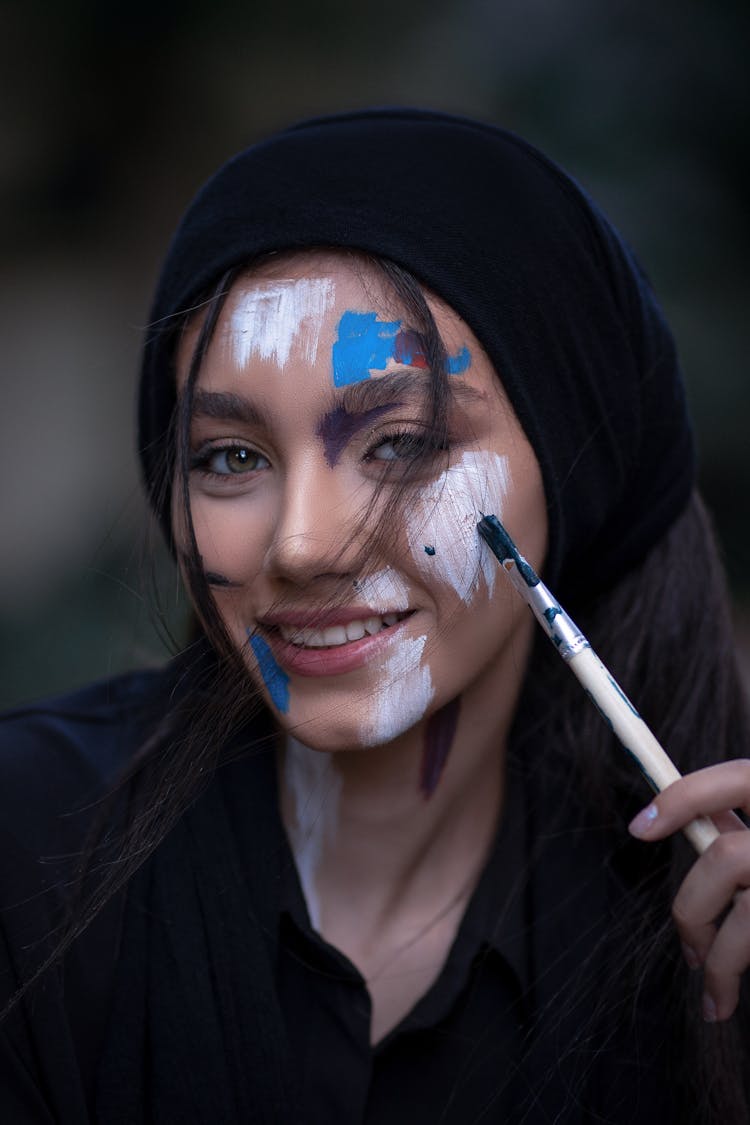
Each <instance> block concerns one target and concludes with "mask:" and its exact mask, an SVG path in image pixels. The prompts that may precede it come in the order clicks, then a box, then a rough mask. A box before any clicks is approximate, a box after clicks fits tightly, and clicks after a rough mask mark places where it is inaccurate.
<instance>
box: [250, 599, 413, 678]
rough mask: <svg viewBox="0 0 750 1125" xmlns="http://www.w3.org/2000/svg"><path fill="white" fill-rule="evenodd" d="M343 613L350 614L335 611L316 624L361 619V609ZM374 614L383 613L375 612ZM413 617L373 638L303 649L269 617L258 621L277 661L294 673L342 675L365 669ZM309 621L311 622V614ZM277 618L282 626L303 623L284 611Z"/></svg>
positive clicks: (389, 627)
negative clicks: (288, 637) (291, 640)
mask: <svg viewBox="0 0 750 1125" xmlns="http://www.w3.org/2000/svg"><path fill="white" fill-rule="evenodd" d="M342 612H343V613H346V614H347V615H346V616H343V617H342V616H340V615H338V614H337V613H336V612H335V611H334V613H332V614H331V615H328V614H327V615H326V618H325V622H320V620H319V619H316V620H315V625H316V627H318V626H320V628H325V626H327V625H346V624H347V623H348V622H349V621H359V620H361V619H362V612H363V611H362V610H359V611H358V612H357V613H349V611H348V610H347V611H342ZM401 612H403V611H401ZM368 616H370V617H372V616H373V612H372V610H370V611H369V613H368ZM374 616H381V615H379V614H375V615H374ZM411 616H412V614H411V613H407V614H406V616H405V617H402V618H401V620H400V621H397V622H396V624H395V625H389V626H388V627H387V628H385V629H381V630H380V632H379V633H376V634H375V636H374V637H369V636H367V637H361V638H360V639H359V640H358V641H347V643H346V644H343V645H335V646H332V647H331V648H301V647H300V646H299V645H293V644H291V642H289V641H285V640H284V639H283V638H282V636H281V634H280V633H278V632H277V631H276V630H275V629H273V628H268V624H269V619H268V618H266V619H264V620H263V621H262V622H259V624H260V625H261V628H262V631H263V635H264V637H265V638H266V640H267V641H268V644H269V646H270V648H271V651H272V652H273V655H274V658H275V660H276V662H277V664H279V666H280V667H281V668H283V670H284V671H285V672H293V673H294V674H295V675H297V676H341V675H343V674H344V673H345V672H354V671H356V669H358V668H363V667H364V666H365V665H366V664H369V663H370V661H371V660H373V659H375V658H376V657H377V656H378V653H379V650H380V649H382V648H385V647H386V646H387V645H389V644H390V643H391V641H392V640H394V638H395V637H396V634H397V633H398V632H399V630H400V629H401V628H402V626H403V625H405V624H406V622H407V621H408V620H409V619H410V618H411ZM307 620H308V623H309V621H310V617H309V616H308V619H307ZM274 621H275V622H278V623H279V624H282V625H300V618H299V616H298V615H294V616H293V617H289V618H288V617H287V616H286V615H284V614H281V615H279V616H278V617H277V616H276V615H274Z"/></svg>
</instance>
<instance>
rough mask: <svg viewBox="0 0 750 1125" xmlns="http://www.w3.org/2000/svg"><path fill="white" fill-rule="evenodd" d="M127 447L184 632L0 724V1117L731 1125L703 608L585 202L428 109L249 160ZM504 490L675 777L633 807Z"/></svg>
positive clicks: (220, 196)
mask: <svg viewBox="0 0 750 1125" xmlns="http://www.w3.org/2000/svg"><path fill="white" fill-rule="evenodd" d="M140 451H141V457H142V463H143V467H144V475H145V481H146V485H147V489H148V492H149V496H150V499H151V503H152V506H153V508H154V511H155V512H156V514H157V515H158V517H159V519H160V521H161V523H162V526H163V527H164V530H165V532H166V534H167V536H168V537H169V540H170V543H171V545H172V548H173V550H174V553H175V556H176V558H177V560H178V563H179V565H180V568H181V570H182V573H183V576H184V579H185V582H186V585H187V587H188V590H189V592H190V596H191V599H192V602H193V605H194V607H195V612H196V622H197V624H196V639H195V641H194V643H193V644H192V645H191V646H189V647H188V648H187V650H186V651H185V652H184V653H182V654H181V655H180V656H179V657H178V658H177V659H176V660H175V661H174V662H173V663H172V664H171V665H170V666H169V667H168V668H167V669H165V670H164V671H162V672H159V673H150V674H141V675H135V676H128V677H124V678H120V679H119V680H117V681H115V682H110V683H107V684H105V685H97V686H95V687H94V688H91V689H88V690H87V691H86V692H84V693H79V694H78V695H76V696H74V697H69V698H67V699H65V700H63V701H56V702H53V703H52V704H49V705H46V706H42V707H40V708H35V709H33V710H31V711H27V712H24V713H22V714H15V715H13V716H11V717H9V719H8V720H7V721H6V724H5V737H4V742H3V746H4V747H5V749H4V751H3V762H4V776H6V777H7V781H6V782H5V783H4V792H5V794H6V796H5V803H6V806H7V816H6V824H7V825H8V829H7V831H8V843H7V849H6V852H5V856H6V858H5V860H4V862H3V869H4V870H3V882H4V887H3V901H4V902H5V903H7V904H8V909H7V910H6V911H5V912H4V915H3V925H4V941H5V948H6V954H5V959H6V965H5V966H4V968H5V972H4V977H3V979H4V988H5V995H6V997H7V998H9V999H10V998H12V997H13V996H14V994H15V992H16V990H17V989H18V988H19V987H22V986H25V991H24V993H23V994H22V995H21V997H20V998H16V1000H15V1003H14V1005H13V1006H12V1007H11V1008H10V1010H9V1014H8V1015H7V1017H6V1023H5V1028H4V1036H5V1038H4V1040H3V1053H2V1067H3V1070H2V1079H3V1081H2V1088H3V1090H4V1094H3V1097H4V1098H5V1099H6V1107H5V1108H6V1117H7V1119H8V1120H13V1121H29V1122H31V1121H34V1122H36V1121H40V1122H41V1121H52V1120H55V1121H61V1122H68V1121H70V1122H76V1123H78V1122H81V1121H86V1120H91V1121H97V1122H102V1123H106V1125H110V1123H113V1122H123V1123H124V1122H128V1123H131V1125H132V1123H133V1122H140V1121H154V1122H160V1123H161V1122H175V1121H190V1122H203V1121H209V1120H210V1121H212V1122H245V1121H254V1122H255V1121H262V1122H282V1121H302V1122H318V1121H325V1122H334V1121H341V1122H346V1123H350V1122H357V1121H366V1122H368V1123H375V1122H388V1123H389V1125H392V1123H394V1122H396V1123H397V1122H402V1121H403V1122H407V1121H408V1122H410V1123H414V1122H419V1121H431V1122H432V1121H444V1122H461V1123H465V1122H480V1121H488V1122H489V1121H501V1120H502V1121H507V1120H510V1121H514V1122H515V1121H530V1122H537V1121H547V1120H550V1121H552V1120H554V1121H560V1122H562V1121H564V1122H578V1121H594V1120H596V1121H600V1120H607V1121H612V1122H618V1123H619V1122H626V1121H627V1122H630V1121H639V1122H643V1121H660V1122H663V1121H675V1122H686V1121H693V1120H695V1121H713V1120H719V1119H720V1120H722V1121H738V1122H739V1121H743V1120H746V1119H747V1116H746V1115H747V1106H748V1103H747V1100H746V1091H745V1090H744V1081H745V1074H746V1072H747V1037H746V1034H745V1027H744V1021H745V1018H746V1011H747V1008H746V1005H745V1004H744V1003H743V1002H738V998H739V990H740V977H741V974H742V972H743V971H744V968H745V966H746V963H747V960H748V955H749V951H750V923H748V922H747V920H746V914H747V910H746V907H747V902H748V898H747V892H746V891H744V889H743V888H744V887H745V886H746V885H747V880H748V875H749V874H750V835H749V834H748V833H747V832H746V830H745V829H744V827H743V825H742V823H741V822H740V821H739V820H738V819H737V818H736V816H735V815H734V813H733V812H732V811H731V810H732V809H734V808H738V807H742V808H745V809H747V807H748V803H749V802H750V773H749V769H750V768H749V767H748V765H747V763H746V762H743V761H742V760H735V759H741V756H742V755H743V754H744V753H746V746H747V734H748V727H747V719H746V715H745V711H744V705H743V700H742V695H741V691H740V688H739V684H738V680H737V676H736V671H735V668H734V664H733V661H732V659H731V656H730V633H729V627H728V623H727V614H726V599H725V596H724V592H723V588H722V583H721V577H720V572H719V568H718V564H717V562H716V557H715V551H714V548H713V545H712V538H711V533H710V530H709V529H708V527H707V523H706V520H705V517H704V515H703V513H702V510H701V508H700V504H699V501H697V499H696V498H695V496H694V493H693V487H694V484H693V458H692V445H691V438H690V430H689V425H688V422H687V418H686V413H685V406H684V401H683V392H682V386H681V381H680V377H679V372H678V369H677V363H676V359H675V356H674V349H673V345H672V341H671V337H670V335H669V332H668V329H667V328H666V326H665V324H664V322H663V320H662V317H661V314H660V312H659V309H658V307H657V305H656V303H655V300H654V298H653V295H652V293H651V291H650V288H649V286H648V284H647V282H646V281H645V280H644V278H643V276H642V275H641V273H640V271H639V269H638V267H637V265H636V264H635V263H634V261H633V259H632V257H631V255H630V253H629V252H628V250H627V248H626V247H624V245H623V244H622V242H621V240H620V239H619V237H618V235H617V234H616V232H614V231H613V229H612V228H611V227H610V226H609V224H608V223H607V222H606V220H605V219H604V218H603V217H602V216H601V214H600V213H599V212H598V211H597V209H596V208H595V206H594V205H593V204H592V203H591V202H590V201H589V200H588V199H587V197H586V196H585V195H584V194H583V192H582V191H581V190H580V189H579V188H578V187H577V186H576V185H575V184H574V183H573V182H572V181H571V180H569V179H568V178H567V177H566V176H565V175H564V174H563V173H562V172H560V171H559V169H557V168H556V167H555V166H554V165H552V164H551V163H550V162H548V161H547V160H546V159H545V158H544V157H543V156H541V155H540V154H539V153H537V152H536V151H535V150H533V149H531V148H530V147H529V146H527V145H526V144H525V143H524V142H522V141H520V140H519V139H518V138H515V137H513V136H512V135H509V134H506V133H504V132H502V131H500V130H496V129H493V128H490V127H487V126H483V125H479V124H477V123H473V122H469V121H464V120H461V119H457V118H451V117H447V116H444V115H441V114H432V113H421V112H416V111H409V110H403V111H399V110H394V111H374V112H369V113H360V114H352V115H349V116H341V117H334V118H329V119H324V120H321V121H313V122H309V123H307V124H305V125H302V126H299V127H297V128H296V129H292V130H289V131H287V132H285V133H282V134H279V135H278V136H276V137H273V138H271V139H270V140H269V141H268V142H266V143H264V144H261V145H259V146H257V147H255V148H253V149H250V150H248V151H247V152H246V153H243V154H241V155H240V156H238V157H236V158H235V160H234V161H231V162H230V163H229V164H228V165H226V166H225V167H224V168H223V169H221V170H220V171H219V172H218V173H217V175H216V177H214V179H213V180H212V181H210V182H209V184H208V185H207V186H206V187H205V188H204V189H203V191H202V192H201V193H200V194H199V196H198V197H197V198H196V200H195V201H194V203H193V204H192V205H191V208H190V209H189V211H188V213H187V215H186V217H185V218H184V220H183V222H182V224H181V226H180V228H179V230H178V231H177V234H176V235H175V238H174V240H173V242H172V246H171V248H170V251H169V254H168V256H167V259H166V263H165V266H164V269H163V273H162V277H161V281H160V284H159V288H158V291H157V296H156V300H155V304H154V310H153V318H152V325H151V328H150V330H149V333H148V338H147V341H146V346H145V354H144V361H143V369H142V381H141V398H140ZM490 511H491V512H494V513H496V514H497V515H498V516H499V517H500V518H501V519H502V520H503V522H504V523H505V524H506V526H507V527H508V530H509V531H510V533H511V534H512V535H513V537H514V538H515V539H516V540H517V542H518V544H519V546H520V547H521V549H522V551H523V552H524V554H526V555H527V556H528V558H529V560H530V561H531V562H532V564H533V565H534V566H535V567H536V568H537V569H541V570H542V573H543V574H544V576H545V578H546V580H547V582H548V584H549V585H550V586H551V587H552V588H553V589H554V590H555V592H556V593H557V594H558V595H559V597H560V598H561V600H562V601H563V604H564V605H566V608H568V609H569V610H570V611H571V613H572V614H573V616H574V617H575V618H576V620H578V621H579V623H580V624H581V625H582V626H583V627H584V629H585V630H586V632H587V633H588V634H589V635H590V637H591V639H592V642H593V643H594V645H595V647H597V649H598V650H599V651H600V652H601V655H602V656H603V657H604V658H605V659H606V660H607V662H608V663H609V664H610V665H611V667H612V668H613V671H614V672H615V674H616V675H618V677H619V678H621V680H622V683H623V685H624V687H625V688H626V690H627V691H628V692H629V693H630V694H631V695H632V696H633V697H634V698H635V699H636V700H637V701H638V703H639V706H640V708H641V709H642V711H643V713H644V715H645V716H646V718H647V719H648V720H649V721H650V723H651V724H652V725H653V726H654V728H655V730H656V732H657V734H658V735H659V736H660V737H661V738H662V740H663V741H664V743H665V745H666V746H667V748H668V749H669V752H670V754H671V755H672V756H673V757H674V759H675V760H676V762H677V764H678V766H679V767H680V768H681V770H683V771H684V772H686V773H689V776H687V777H685V778H684V779H683V780H682V781H680V782H678V783H677V784H676V785H675V786H673V787H672V788H670V789H669V790H668V791H666V792H665V793H663V794H661V795H660V796H659V797H658V798H656V799H655V800H654V801H653V802H652V803H651V804H649V805H647V807H646V808H645V809H643V810H642V811H641V812H640V813H638V815H637V816H636V817H635V819H634V820H633V821H632V824H631V826H630V828H631V834H630V835H629V834H628V832H627V830H626V824H627V821H628V819H629V818H630V817H631V816H632V815H633V814H634V813H636V812H637V811H638V809H639V806H640V805H642V804H643V803H644V799H645V798H644V792H643V785H642V782H641V780H640V779H639V778H638V777H637V776H635V777H634V776H633V774H634V772H635V771H634V768H633V766H632V764H630V763H628V762H623V761H622V759H623V755H622V753H621V751H619V750H618V749H617V748H616V747H614V746H613V744H612V743H613V740H612V737H611V734H610V733H609V731H608V730H607V728H606V726H605V725H604V724H603V723H602V722H601V720H600V719H599V717H598V716H597V715H596V714H595V713H594V711H593V709H592V708H591V706H590V704H589V702H588V701H587V700H586V699H585V698H584V697H583V693H581V691H580V689H579V688H578V687H577V685H576V684H575V682H574V681H573V680H572V677H570V674H569V672H568V671H567V669H566V668H565V667H564V666H563V665H562V664H561V663H560V662H559V661H558V660H557V658H556V656H555V654H554V653H553V652H552V651H551V650H549V651H548V647H545V645H544V643H543V642H542V643H539V641H538V638H537V637H536V636H535V634H534V631H533V626H532V622H531V618H530V616H529V615H528V614H527V613H526V612H525V610H524V609H523V607H522V606H521V605H520V603H519V602H518V601H517V600H516V596H515V595H514V593H513V591H512V590H511V589H510V588H509V586H507V584H506V583H505V582H504V581H503V576H502V574H500V572H499V570H498V568H497V564H496V562H495V560H494V558H493V557H492V556H491V555H490V554H489V551H488V550H487V548H486V547H485V546H484V545H483V544H482V542H481V540H480V539H479V537H478V535H477V533H476V522H477V520H478V519H479V518H480V513H482V512H490ZM724 759H727V760H724ZM729 759H732V760H729ZM709 763H718V764H714V765H711V766H710V767H709V768H708V769H703V770H702V769H700V767H703V766H707V765H708V764H709ZM696 771H697V772H696ZM699 813H700V814H711V815H714V816H715V818H716V823H717V825H718V827H719V828H720V830H721V832H722V835H721V837H720V839H719V840H718V841H717V842H716V843H715V844H714V845H713V846H712V847H711V848H710V849H709V850H708V851H707V852H706V853H705V855H704V856H703V857H702V858H700V859H698V860H697V861H696V860H695V857H694V856H693V855H691V854H690V853H689V849H688V848H687V846H686V845H685V843H684V841H683V840H682V839H681V838H680V836H679V829H680V828H681V827H683V826H684V825H685V824H687V823H688V822H689V821H690V820H692V819H693V818H694V817H695V816H696V815H697V814H699ZM683 880H684V881H683ZM71 888H72V889H71ZM675 896H676V897H675ZM673 899H674V903H673V909H674V922H672V921H671V919H670V908H671V907H672V900H673ZM678 939H679V940H678ZM680 941H681V943H682V947H683V951H684V952H682V953H681V952H680Z"/></svg>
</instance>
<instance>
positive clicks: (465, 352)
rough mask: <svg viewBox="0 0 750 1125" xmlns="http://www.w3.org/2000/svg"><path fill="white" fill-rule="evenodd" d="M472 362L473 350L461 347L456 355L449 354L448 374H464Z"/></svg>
mask: <svg viewBox="0 0 750 1125" xmlns="http://www.w3.org/2000/svg"><path fill="white" fill-rule="evenodd" d="M470 363H471V352H470V351H469V349H468V348H467V347H465V346H464V347H463V348H461V351H460V352H456V354H455V355H449V356H448V374H449V375H463V373H464V371H465V370H466V368H467V367H468V366H469V364H470Z"/></svg>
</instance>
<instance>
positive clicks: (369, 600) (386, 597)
mask: <svg viewBox="0 0 750 1125" xmlns="http://www.w3.org/2000/svg"><path fill="white" fill-rule="evenodd" d="M354 589H355V591H356V593H357V596H358V597H359V598H361V599H362V601H363V602H364V603H365V604H366V605H367V606H368V607H369V608H370V609H374V610H375V612H376V613H390V612H392V611H395V612H398V611H399V610H402V609H408V607H409V590H408V588H407V586H406V583H405V582H404V581H403V579H402V578H400V577H399V575H398V574H397V573H396V571H395V570H393V569H392V568H391V567H387V568H386V569H385V570H378V571H376V572H375V573H374V574H368V575H367V577H365V578H358V579H356V580H355V582H354Z"/></svg>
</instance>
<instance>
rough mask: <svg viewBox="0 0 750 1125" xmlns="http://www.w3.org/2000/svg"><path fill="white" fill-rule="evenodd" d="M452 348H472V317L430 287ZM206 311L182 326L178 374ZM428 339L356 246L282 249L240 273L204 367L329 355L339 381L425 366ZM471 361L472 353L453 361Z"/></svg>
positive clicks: (282, 364) (182, 375)
mask: <svg viewBox="0 0 750 1125" xmlns="http://www.w3.org/2000/svg"><path fill="white" fill-rule="evenodd" d="M424 296H425V298H426V300H427V302H428V304H429V306H430V308H431V311H432V314H433V316H434V318H435V321H436V324H437V328H438V331H439V333H440V335H441V337H442V339H443V342H444V343H445V345H446V347H447V350H448V351H449V353H450V352H451V351H452V350H456V349H458V350H459V351H461V349H465V344H466V340H467V336H470V335H471V334H470V333H469V330H468V327H467V325H466V324H465V323H464V322H463V321H462V320H461V319H460V317H459V316H458V314H456V313H455V312H453V310H452V309H450V308H449V307H448V306H447V305H446V304H445V303H444V302H442V301H440V300H439V298H437V297H434V296H433V295H431V294H429V293H425V294H424ZM205 315H206V312H205V310H204V311H202V312H199V313H198V314H197V315H196V316H195V317H193V318H192V320H191V321H190V322H189V323H188V325H187V327H186V328H185V329H184V331H183V333H182V336H181V338H180V341H179V343H178V347H177V377H178V384H180V385H181V384H182V383H183V382H184V381H185V379H186V377H187V370H188V368H189V364H190V358H191V356H192V354H193V351H194V348H195V346H196V343H197V340H198V337H199V334H200V330H201V326H202V324H203V321H204V319H205ZM420 342H421V338H419V337H417V336H416V335H415V333H414V325H413V317H411V316H410V315H409V313H408V312H407V311H406V310H405V308H404V305H403V302H402V301H401V300H400V299H399V297H398V296H397V294H396V293H395V291H394V289H393V287H392V285H391V284H390V282H389V281H388V280H387V279H386V277H385V276H384V274H383V273H382V272H381V271H380V269H379V268H378V267H377V265H376V264H375V263H373V262H372V261H370V260H369V259H367V258H366V257H365V256H364V255H359V254H356V253H354V252H349V251H327V250H314V251H305V252H300V253H294V254H280V255H278V256H274V257H273V258H270V259H268V260H266V261H265V262H263V263H260V264H258V265H256V266H254V267H252V268H251V269H248V270H247V271H246V272H244V273H242V274H241V275H240V276H239V277H238V278H237V279H236V280H235V282H234V283H233V285H232V287H231V289H230V291H229V293H228V294H227V295H226V298H225V300H224V304H223V307H222V310H221V314H220V316H219V319H218V323H217V325H216V328H215V330H214V333H213V337H212V343H211V346H210V348H209V353H208V356H207V360H206V361H205V362H204V365H203V366H204V367H207V368H208V369H209V370H208V371H207V372H206V374H209V375H210V369H211V368H212V367H214V366H215V361H216V360H217V359H218V360H219V361H220V363H221V365H222V367H225V366H226V364H227V362H231V364H232V365H236V366H238V367H246V366H248V365H249V364H250V363H251V362H252V363H253V366H254V368H255V369H256V370H257V367H258V365H267V364H268V365H271V366H276V367H278V368H286V367H288V366H289V363H290V359H292V360H295V361H302V362H304V363H305V365H307V366H311V367H313V366H315V365H316V364H320V363H322V362H326V361H327V362H328V363H332V366H333V381H334V384H335V385H336V386H344V385H346V384H348V383H351V382H356V381H357V380H358V379H359V378H365V377H373V376H376V375H378V374H380V373H381V372H382V373H386V372H387V371H389V370H390V369H392V368H393V367H394V366H395V367H403V366H414V367H424V366H426V363H425V361H424V357H423V355H422V354H421V352H420ZM453 362H454V364H455V365H456V366H457V369H458V368H463V367H464V366H467V365H468V363H469V355H468V352H466V354H465V355H464V354H462V355H461V356H460V357H459V359H456V360H454V361H453Z"/></svg>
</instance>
